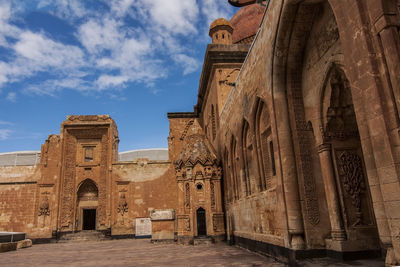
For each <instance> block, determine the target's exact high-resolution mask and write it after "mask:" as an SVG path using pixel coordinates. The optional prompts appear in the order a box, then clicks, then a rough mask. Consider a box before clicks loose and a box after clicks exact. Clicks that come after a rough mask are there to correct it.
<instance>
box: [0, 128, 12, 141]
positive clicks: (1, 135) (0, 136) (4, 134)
mask: <svg viewBox="0 0 400 267" xmlns="http://www.w3.org/2000/svg"><path fill="white" fill-rule="evenodd" d="M12 132H13V131H11V130H9V129H0V140H1V141H4V140H7V139H8V138H9V137H10V135H11V134H12Z"/></svg>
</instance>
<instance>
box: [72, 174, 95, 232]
mask: <svg viewBox="0 0 400 267" xmlns="http://www.w3.org/2000/svg"><path fill="white" fill-rule="evenodd" d="M98 195H99V191H98V188H97V186H96V184H95V183H94V182H93V181H92V180H91V179H86V180H84V181H83V182H82V183H81V185H80V186H79V189H78V202H77V205H78V206H77V219H78V220H77V221H78V230H96V224H97V216H96V213H97V206H98Z"/></svg>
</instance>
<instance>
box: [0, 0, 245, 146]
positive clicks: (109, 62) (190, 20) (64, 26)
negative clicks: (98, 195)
mask: <svg viewBox="0 0 400 267" xmlns="http://www.w3.org/2000/svg"><path fill="white" fill-rule="evenodd" d="M236 11H237V9H236V8H234V7H232V6H230V5H229V4H228V1H227V0H197V1H196V0H120V1H118V0H103V1H102V0H96V1H95V0H85V1H84V0H81V1H78V0H37V1H34V0H26V1H7V0H0V152H9V151H19V150H40V145H41V144H42V143H43V142H44V141H45V140H46V138H47V136H48V135H49V134H58V133H59V132H60V124H61V122H62V121H64V120H65V118H66V116H67V115H69V114H109V115H111V117H112V118H113V119H114V120H115V121H116V123H117V125H118V130H119V136H120V139H121V142H120V147H119V151H126V150H131V149H141V148H155V147H167V136H168V131H169V129H168V120H167V114H166V113H167V112H175V111H193V105H195V104H196V101H197V99H196V95H197V90H198V83H199V78H200V73H201V67H202V61H203V58H204V52H205V49H206V45H207V43H209V42H210V41H211V39H210V38H209V37H208V27H209V24H210V23H211V22H212V21H213V20H214V19H216V18H219V17H226V18H228V19H229V18H230V17H231V16H232V15H233V14H234V13H235V12H236Z"/></svg>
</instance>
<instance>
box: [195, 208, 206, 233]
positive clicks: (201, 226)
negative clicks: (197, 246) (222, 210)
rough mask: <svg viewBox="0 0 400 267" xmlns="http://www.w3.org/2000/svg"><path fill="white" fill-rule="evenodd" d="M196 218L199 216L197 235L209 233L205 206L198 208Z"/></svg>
mask: <svg viewBox="0 0 400 267" xmlns="http://www.w3.org/2000/svg"><path fill="white" fill-rule="evenodd" d="M196 218H197V236H205V235H207V225H206V211H205V210H204V209H203V208H199V209H197V211H196Z"/></svg>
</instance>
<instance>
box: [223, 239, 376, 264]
mask: <svg viewBox="0 0 400 267" xmlns="http://www.w3.org/2000/svg"><path fill="white" fill-rule="evenodd" d="M232 239H233V243H232V244H230V245H238V246H240V247H243V248H245V249H248V250H251V251H255V252H257V253H260V254H262V255H265V256H268V257H272V258H275V259H276V260H278V261H282V262H286V263H289V265H291V264H295V263H296V262H297V261H298V260H303V259H310V258H325V257H329V258H333V259H336V260H339V261H352V260H359V259H375V258H379V257H381V251H380V250H363V251H333V250H327V249H308V250H293V249H290V248H286V247H282V246H277V245H273V244H269V243H265V242H261V241H255V240H251V239H248V238H244V237H239V236H232Z"/></svg>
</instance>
